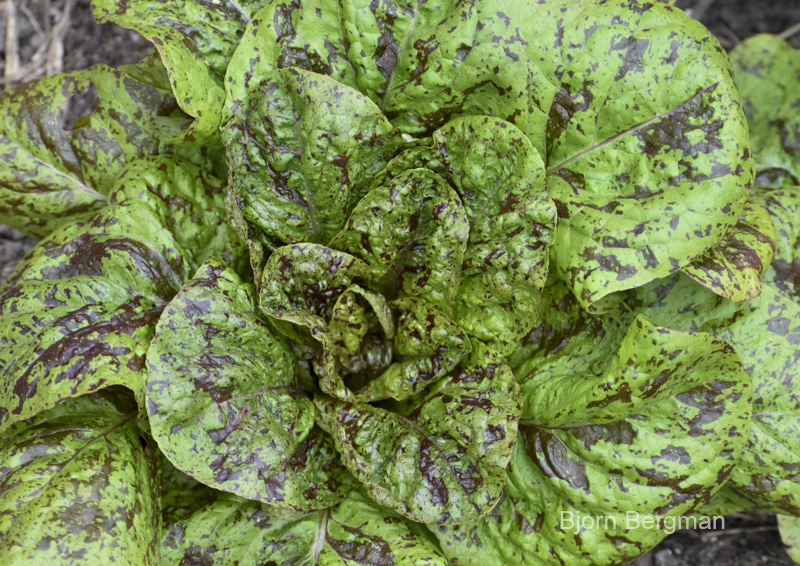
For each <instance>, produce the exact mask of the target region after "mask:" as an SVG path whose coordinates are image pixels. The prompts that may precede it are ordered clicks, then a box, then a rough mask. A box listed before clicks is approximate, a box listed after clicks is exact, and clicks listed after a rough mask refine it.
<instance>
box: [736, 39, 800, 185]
mask: <svg viewBox="0 0 800 566" xmlns="http://www.w3.org/2000/svg"><path fill="white" fill-rule="evenodd" d="M730 59H731V64H732V66H733V70H734V72H735V75H736V86H737V87H738V88H739V92H740V93H741V96H742V102H743V104H744V111H745V114H746V115H747V123H748V124H749V126H750V145H751V147H752V150H753V157H754V159H755V165H756V171H757V172H758V173H759V177H762V178H764V180H765V181H766V182H768V183H769V184H772V183H774V182H775V180H776V178H777V177H788V179H787V182H789V183H790V184H792V185H797V184H799V183H800V167H799V166H798V159H800V117H798V115H797V104H798V103H800V92H798V90H797V74H798V73H800V54H798V51H797V49H795V48H794V47H792V46H791V45H789V44H788V43H787V42H786V40H785V39H782V38H780V37H778V36H777V35H769V34H760V35H754V36H753V37H748V38H747V39H746V40H744V41H742V42H741V43H739V44H738V45H737V46H736V48H734V49H733V50H732V51H731V53H730Z"/></svg>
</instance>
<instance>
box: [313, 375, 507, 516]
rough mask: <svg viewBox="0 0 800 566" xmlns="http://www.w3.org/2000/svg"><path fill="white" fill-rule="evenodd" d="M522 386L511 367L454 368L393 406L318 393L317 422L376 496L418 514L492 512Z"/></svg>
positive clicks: (407, 513)
mask: <svg viewBox="0 0 800 566" xmlns="http://www.w3.org/2000/svg"><path fill="white" fill-rule="evenodd" d="M518 393H519V389H518V387H517V384H516V383H515V381H514V378H513V375H512V373H511V371H510V370H509V368H508V366H505V365H497V364H492V363H487V364H485V365H483V366H472V367H469V368H467V369H464V370H462V371H457V372H453V373H451V374H450V375H449V376H447V377H445V378H443V379H440V380H439V381H437V382H436V383H434V384H433V385H431V386H430V387H428V389H426V390H425V391H423V392H422V393H420V394H418V395H417V396H415V397H412V398H410V399H408V400H406V401H403V402H401V403H398V404H396V406H394V407H393V409H395V410H396V411H397V412H392V411H391V410H387V409H384V408H380V407H377V406H373V405H368V404H364V403H352V404H351V403H346V402H343V401H339V400H335V399H331V398H325V397H321V396H320V397H317V399H316V406H317V408H318V410H319V411H318V413H317V415H318V421H319V423H320V424H321V425H322V427H323V428H324V429H326V430H328V431H329V432H330V433H331V435H332V436H333V439H334V442H335V443H336V447H337V449H338V450H339V452H340V454H341V457H342V463H343V464H344V465H345V466H346V467H347V468H348V469H349V470H350V471H351V472H352V473H353V475H355V476H356V478H358V479H359V480H360V481H361V482H362V483H363V484H364V487H365V489H366V490H367V492H368V493H369V495H370V496H371V497H372V499H373V500H375V501H376V502H378V503H379V504H381V505H385V506H387V507H389V508H391V509H393V510H395V511H397V512H398V513H400V514H401V515H404V516H406V517H408V518H410V519H412V520H414V521H418V522H422V523H427V524H451V523H462V522H466V521H471V520H474V519H477V518H478V517H480V516H482V515H484V514H486V513H488V512H489V511H490V510H491V509H492V507H494V505H495V504H496V503H497V501H498V499H499V497H500V494H501V492H502V489H503V484H504V482H505V468H506V466H507V464H508V461H509V458H510V456H511V451H512V448H513V446H514V442H515V440H516V437H517V419H518V418H519V413H520V405H519V396H518Z"/></svg>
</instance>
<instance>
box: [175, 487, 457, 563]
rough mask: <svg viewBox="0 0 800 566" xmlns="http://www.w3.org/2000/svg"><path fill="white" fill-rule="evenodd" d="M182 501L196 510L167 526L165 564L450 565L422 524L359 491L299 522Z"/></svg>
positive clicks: (232, 499) (223, 503)
mask: <svg viewBox="0 0 800 566" xmlns="http://www.w3.org/2000/svg"><path fill="white" fill-rule="evenodd" d="M176 487H181V486H180V484H177V485H176ZM176 495H177V494H176ZM203 495H204V496H206V497H207V496H208V494H205V493H204V494H203ZM171 499H172V500H173V501H174V500H175V499H176V498H171ZM180 499H182V500H183V501H182V502H184V503H187V504H189V506H188V507H187V508H184V509H175V510H174V511H177V512H173V513H171V514H170V516H169V517H165V519H171V520H167V521H165V525H164V526H165V529H167V533H168V534H167V538H166V539H165V542H166V541H168V544H169V545H170V546H168V547H167V548H166V549H165V550H166V551H165V552H163V553H162V556H163V558H162V565H163V566H195V565H197V564H212V563H213V564H214V565H215V566H255V565H257V564H292V565H296V566H301V565H302V566H314V565H316V566H346V565H349V564H364V565H373V566H405V565H407V564H414V565H420V566H446V565H447V561H446V560H445V559H444V557H443V556H442V555H441V553H440V551H439V550H438V549H437V548H436V545H435V543H433V542H431V541H430V540H429V539H428V538H427V537H425V536H424V535H421V534H420V533H419V532H418V529H416V528H415V526H413V525H411V524H409V523H408V522H407V521H405V520H404V519H403V518H401V517H399V516H397V515H396V514H395V513H392V512H391V511H389V510H388V509H384V508H382V507H378V506H377V505H375V504H374V503H373V502H371V501H369V499H367V498H366V497H364V496H363V495H360V494H359V493H358V492H351V493H350V494H349V495H348V496H347V498H346V499H344V500H343V501H342V502H341V503H339V504H338V505H336V506H334V507H330V508H328V509H324V510H321V511H316V512H313V513H308V514H305V515H302V516H300V517H298V518H281V517H276V516H274V515H270V514H266V513H265V512H264V511H263V510H262V508H261V506H260V505H259V504H258V503H257V502H255V501H248V500H246V499H242V498H240V497H236V496H235V495H230V494H218V495H217V496H216V498H213V499H210V500H207V501H208V504H207V505H198V504H197V503H193V502H191V501H188V500H186V499H185V498H180Z"/></svg>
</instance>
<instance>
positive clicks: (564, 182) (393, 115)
mask: <svg viewBox="0 0 800 566" xmlns="http://www.w3.org/2000/svg"><path fill="white" fill-rule="evenodd" d="M256 19H257V21H254V22H253V25H252V26H251V28H250V30H249V31H248V33H247V34H246V36H247V39H246V41H245V42H244V43H243V44H242V45H241V46H240V49H239V50H238V51H237V54H236V55H235V57H234V59H235V60H236V65H235V67H234V66H233V65H232V67H231V69H230V72H229V75H228V78H229V79H231V81H232V82H233V83H234V85H235V86H232V87H231V93H232V95H233V93H234V92H236V91H237V90H247V89H253V88H255V87H256V85H254V84H253V81H254V79H253V77H260V76H265V75H266V76H269V75H270V73H272V72H273V71H274V70H275V69H277V68H281V67H293V68H303V69H306V70H309V71H313V72H315V73H324V74H327V75H329V76H331V77H332V78H333V79H335V80H336V81H339V82H341V83H342V84H346V85H348V86H350V87H352V88H355V89H357V90H358V91H360V92H361V93H363V94H364V95H365V96H367V97H369V98H370V99H371V100H372V101H373V102H374V103H375V105H376V106H377V110H378V111H380V112H382V113H383V115H385V116H386V117H387V118H388V119H389V120H390V121H391V123H392V124H393V125H394V126H396V127H397V128H399V130H400V131H402V132H404V133H406V134H410V135H414V136H423V135H428V134H429V133H430V132H432V131H434V130H436V129H437V128H440V127H442V126H444V125H445V124H446V123H448V122H449V121H451V120H453V119H455V118H457V117H460V116H482V115H489V116H494V117H497V118H499V119H501V120H505V121H507V122H510V123H512V124H514V125H515V126H517V127H518V128H519V129H520V130H521V131H522V132H524V134H525V135H527V136H528V138H529V139H530V141H531V143H532V145H533V147H534V148H536V150H537V151H538V152H539V154H540V155H541V156H542V158H543V161H544V164H545V166H546V173H547V179H548V190H549V192H550V196H551V197H552V198H553V199H554V200H555V201H556V204H557V207H558V216H559V226H558V231H557V235H556V242H555V245H554V247H553V258H554V260H555V263H556V267H557V269H558V271H559V273H560V274H561V275H562V276H563V277H564V278H566V279H567V280H568V281H569V282H570V285H571V287H572V288H573V290H574V291H575V293H576V295H577V296H578V298H579V300H580V301H581V304H582V305H583V306H584V307H585V308H595V309H596V310H602V309H603V308H606V306H607V305H603V304H598V305H596V306H595V303H597V302H598V301H600V300H601V299H603V298H604V297H606V296H608V295H610V294H612V293H614V292H616V291H620V290H624V289H630V288H634V287H637V286H639V285H643V284H645V283H647V282H649V281H652V280H653V279H656V278H659V277H664V276H666V275H668V274H670V273H672V272H674V271H677V270H679V269H682V268H683V267H685V266H686V265H688V264H689V262H690V261H692V260H693V259H695V258H696V257H697V256H699V255H701V254H703V253H704V252H705V251H707V250H708V249H710V248H711V247H713V246H714V245H715V244H716V243H717V241H718V240H719V239H720V238H722V236H724V235H725V234H726V233H727V231H728V229H729V228H730V227H731V226H732V225H734V224H735V223H736V222H737V220H738V217H739V214H740V212H741V210H742V207H743V206H744V203H745V201H746V198H747V194H748V190H749V186H750V183H751V181H752V174H753V172H752V169H753V167H752V159H751V155H750V150H749V148H748V146H747V124H746V120H745V116H744V113H743V112H742V108H741V104H740V100H739V96H738V94H737V91H736V87H735V85H734V82H733V78H732V73H731V69H730V64H729V62H728V59H727V56H726V54H725V52H724V50H723V49H722V48H721V47H720V46H719V44H718V43H717V42H716V40H714V39H713V38H712V37H711V36H710V34H709V33H708V31H707V30H706V29H705V28H703V27H702V25H700V24H699V23H697V22H695V21H693V20H691V19H690V18H688V17H687V16H686V15H684V14H683V13H682V12H680V11H679V10H674V9H672V8H671V7H669V6H666V5H664V4H663V3H661V2H643V1H638V0H633V1H632V2H627V3H624V4H614V3H608V2H605V1H601V0H590V1H578V0H547V1H545V2H541V3H525V2H519V1H518V0H485V1H481V2H478V3H477V4H459V3H455V4H451V3H446V2H433V3H432V2H426V3H410V2H392V1H385V2H379V3H373V4H370V5H369V6H361V5H353V4H349V3H346V4H344V5H343V6H342V7H341V8H340V9H339V10H325V9H322V8H321V6H320V3H319V2H318V1H310V2H308V1H295V2H292V3H291V4H288V3H285V2H280V1H276V2H273V3H272V4H270V5H269V6H267V7H265V8H264V9H263V10H262V12H260V13H259V16H258V18H256ZM533 22H535V25H533ZM256 50H257V51H256ZM665 211H666V214H665Z"/></svg>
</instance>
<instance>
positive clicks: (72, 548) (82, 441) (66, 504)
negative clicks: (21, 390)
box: [0, 391, 160, 566]
mask: <svg viewBox="0 0 800 566" xmlns="http://www.w3.org/2000/svg"><path fill="white" fill-rule="evenodd" d="M136 415H137V411H136V405H135V404H134V403H132V402H130V401H125V400H124V399H123V398H121V397H119V396H117V395H115V394H114V393H111V392H105V391H104V392H100V393H96V394H94V395H90V396H83V397H78V398H76V399H72V400H70V401H68V402H66V403H63V404H61V405H59V406H58V407H56V408H54V409H50V410H49V411H46V412H44V413H42V414H40V415H37V416H36V417H34V418H32V419H30V420H27V421H23V422H19V423H16V424H15V425H14V426H12V427H11V428H9V429H8V430H6V431H5V432H4V433H3V434H2V435H0V561H2V563H3V564H6V565H8V566H16V565H20V566H22V565H28V564H119V565H122V566H125V565H129V566H151V565H155V564H158V540H159V538H158V530H159V522H160V521H159V518H158V514H159V503H158V499H157V496H158V468H157V467H156V466H155V465H154V461H157V460H155V458H154V457H153V456H154V455H153V453H152V448H146V449H143V448H142V444H141V442H140V438H139V432H138V430H137V428H136Z"/></svg>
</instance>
